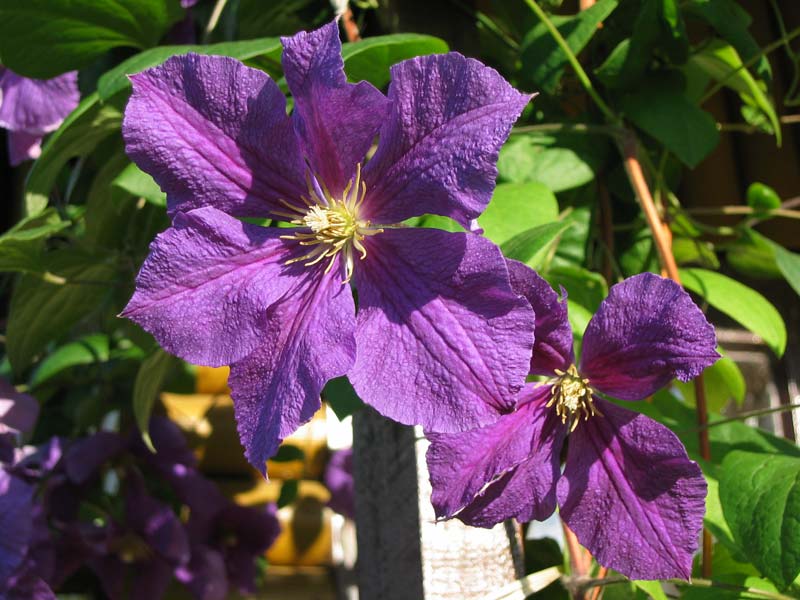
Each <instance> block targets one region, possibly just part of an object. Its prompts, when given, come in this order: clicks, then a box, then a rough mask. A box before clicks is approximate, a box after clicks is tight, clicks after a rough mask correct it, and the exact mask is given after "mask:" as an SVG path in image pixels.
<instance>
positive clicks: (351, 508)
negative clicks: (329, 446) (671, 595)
mask: <svg viewBox="0 0 800 600" xmlns="http://www.w3.org/2000/svg"><path fill="white" fill-rule="evenodd" d="M324 480H325V486H326V487H327V488H328V490H329V491H330V493H331V499H330V500H329V501H328V506H330V507H331V508H332V509H333V510H335V511H336V512H338V513H339V514H341V515H344V516H346V517H349V518H351V519H355V513H356V511H355V484H354V481H353V449H352V448H346V449H344V450H337V451H336V452H334V453H333V454H332V455H331V458H330V460H329V461H328V466H327V467H326V468H325V476H324Z"/></svg>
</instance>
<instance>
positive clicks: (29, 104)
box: [0, 67, 80, 166]
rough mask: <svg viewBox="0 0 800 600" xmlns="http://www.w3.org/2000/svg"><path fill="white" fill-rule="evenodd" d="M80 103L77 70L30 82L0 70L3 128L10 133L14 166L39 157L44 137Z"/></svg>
mask: <svg viewBox="0 0 800 600" xmlns="http://www.w3.org/2000/svg"><path fill="white" fill-rule="evenodd" d="M79 100H80V93H79V92H78V73H77V72H76V71H70V72H69V73H64V74H63V75H59V76H58V77H54V78H53V79H29V78H28V77H22V76H21V75H17V74H16V73H14V72H13V71H11V70H10V69H7V68H5V67H0V127H2V128H4V129H7V130H8V154H9V161H10V162H11V164H12V165H13V166H16V165H18V164H20V163H21V162H23V161H25V160H28V159H35V158H38V157H39V154H41V151H42V148H41V141H42V137H44V135H45V134H46V133H49V132H51V131H54V130H55V129H57V128H58V126H59V125H61V122H62V121H63V120H64V118H65V117H66V116H67V115H68V114H69V113H71V112H72V111H73V109H74V108H75V107H76V106H77V105H78V101H79Z"/></svg>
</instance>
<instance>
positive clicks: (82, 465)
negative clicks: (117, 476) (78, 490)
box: [64, 431, 125, 485]
mask: <svg viewBox="0 0 800 600" xmlns="http://www.w3.org/2000/svg"><path fill="white" fill-rule="evenodd" d="M124 448H125V438H123V437H122V436H120V435H119V434H118V433H114V432H111V431H98V432H97V433H95V434H94V435H91V436H89V437H87V438H84V439H82V440H76V441H75V442H74V443H73V444H71V445H70V446H69V448H68V449H67V451H66V452H65V453H64V468H65V470H66V472H67V477H69V479H70V481H71V482H72V483H76V484H79V485H80V484H82V483H86V482H87V481H89V479H91V478H92V477H94V476H95V475H97V474H98V473H99V471H100V467H102V466H103V464H104V463H106V462H107V461H109V460H111V459H112V458H114V457H115V456H116V455H118V454H119V453H120V452H122V450H123V449H124Z"/></svg>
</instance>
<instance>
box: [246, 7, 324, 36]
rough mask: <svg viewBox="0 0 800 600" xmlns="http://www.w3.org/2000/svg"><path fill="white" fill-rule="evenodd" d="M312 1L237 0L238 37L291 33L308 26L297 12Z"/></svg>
mask: <svg viewBox="0 0 800 600" xmlns="http://www.w3.org/2000/svg"><path fill="white" fill-rule="evenodd" d="M313 3H314V0H282V1H281V2H264V0H239V2H237V4H238V10H237V11H236V12H237V13H238V25H239V37H240V38H242V39H251V38H256V37H259V36H262V35H292V34H293V33H295V32H297V31H300V30H301V29H304V28H307V27H308V23H307V22H304V20H303V19H302V18H300V16H299V15H298V14H297V13H298V12H299V11H301V10H302V9H304V8H307V7H308V6H309V5H310V4H313Z"/></svg>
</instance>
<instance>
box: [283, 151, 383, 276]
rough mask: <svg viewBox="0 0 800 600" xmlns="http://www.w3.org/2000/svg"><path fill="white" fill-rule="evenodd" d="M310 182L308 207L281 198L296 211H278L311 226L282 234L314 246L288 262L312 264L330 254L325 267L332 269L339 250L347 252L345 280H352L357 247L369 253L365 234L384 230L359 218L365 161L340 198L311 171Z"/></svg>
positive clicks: (362, 254) (361, 255)
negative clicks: (333, 195)
mask: <svg viewBox="0 0 800 600" xmlns="http://www.w3.org/2000/svg"><path fill="white" fill-rule="evenodd" d="M306 184H307V187H308V195H309V198H305V197H301V198H300V200H301V201H302V202H303V203H304V204H305V205H306V206H308V210H303V209H302V208H301V207H298V206H296V205H293V204H291V203H289V202H286V201H285V200H281V201H280V202H281V204H283V205H284V206H286V207H288V208H290V209H291V210H292V213H291V214H290V213H284V212H282V211H281V212H280V213H277V212H276V213H275V214H277V215H279V216H284V217H287V218H290V219H291V220H290V221H289V222H290V223H292V224H293V225H297V226H298V227H302V228H307V229H308V230H310V231H298V232H297V233H294V234H291V235H282V236H281V238H282V239H285V240H296V241H298V242H299V243H300V245H302V246H312V247H313V250H311V252H309V253H308V254H305V255H304V256H301V257H299V258H293V259H291V260H288V261H286V264H291V263H295V262H301V261H307V262H305V266H307V267H310V266H312V265H316V264H318V263H319V262H321V261H323V260H324V259H326V258H330V262H329V263H328V266H327V267H326V268H325V272H326V273H328V272H330V270H331V269H332V268H333V264H334V262H336V257H337V255H338V253H339V252H344V266H345V280H344V281H343V283H348V282H349V281H350V279H351V278H352V276H353V267H354V263H355V260H354V254H353V248H355V249H356V250H357V251H358V253H359V258H360V259H361V260H364V258H366V256H367V249H366V247H365V246H364V244H363V240H364V238H365V237H367V236H371V235H376V234H378V233H382V232H383V229H381V228H376V227H372V226H371V223H370V222H369V221H368V220H366V219H360V218H359V209H360V208H361V204H362V203H363V202H364V196H365V195H366V193H367V184H366V183H365V182H363V181H361V165H360V164H358V165H357V167H356V174H355V177H353V179H352V180H351V181H350V182H348V184H347V186H346V187H345V188H344V191H343V192H342V194H341V197H339V198H334V197H332V195H331V194H330V192H329V191H328V188H327V187H325V185H324V184H323V183H322V182H319V181H318V180H317V179H316V178H314V179H312V175H311V174H308V175H307V177H306Z"/></svg>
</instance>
